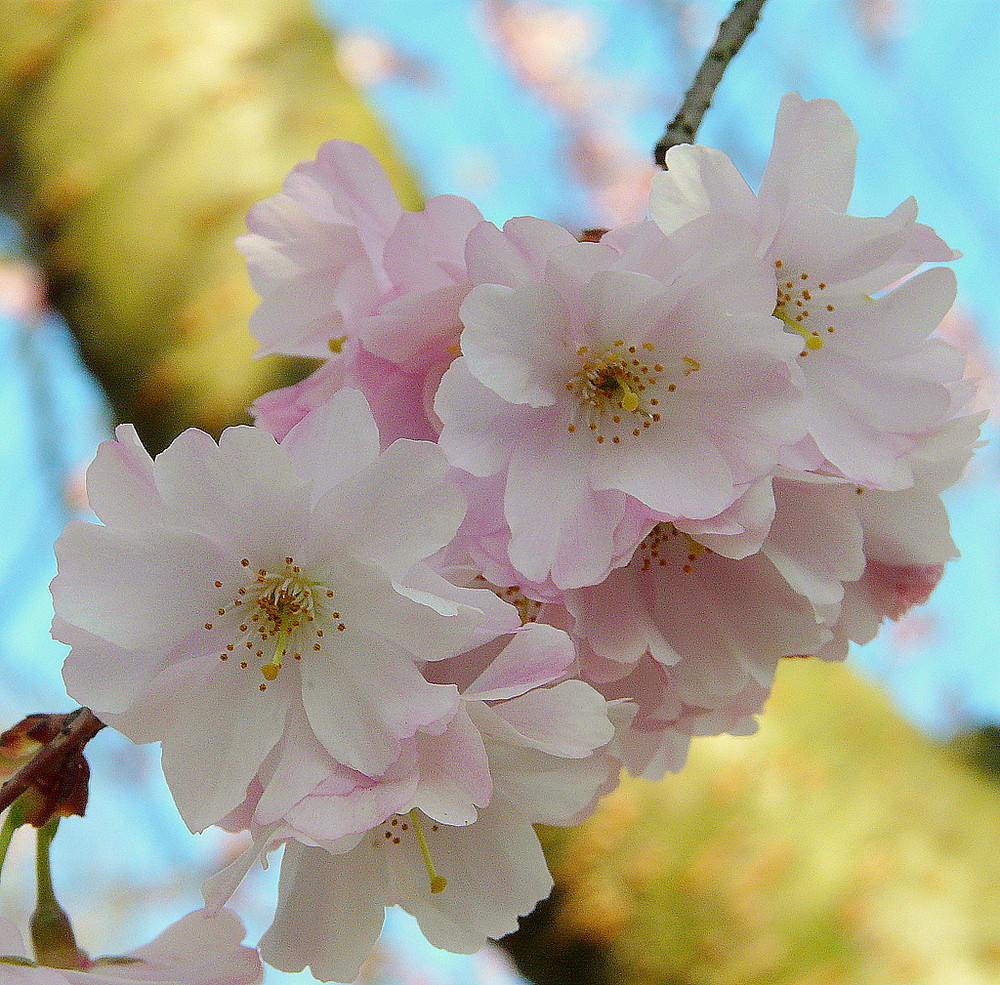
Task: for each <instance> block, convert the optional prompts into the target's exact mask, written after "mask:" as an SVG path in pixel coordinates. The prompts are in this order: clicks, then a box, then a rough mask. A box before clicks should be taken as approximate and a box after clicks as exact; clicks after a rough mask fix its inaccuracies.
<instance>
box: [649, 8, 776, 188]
mask: <svg viewBox="0 0 1000 985" xmlns="http://www.w3.org/2000/svg"><path fill="white" fill-rule="evenodd" d="M765 2H766V0H737V2H736V4H735V5H734V6H733V9H732V10H731V11H730V13H729V16H728V17H727V18H726V19H725V20H724V21H723V22H722V23H721V24H720V25H719V33H718V34H717V35H716V38H715V43H714V44H713V45H712V47H711V48H709V49H708V54H707V55H705V60H704V61H703V62H702V63H701V67H700V68H699V69H698V72H697V74H696V75H695V77H694V82H692V83H691V88H690V89H688V91H687V93H686V95H685V96H684V102H683V103H681V108H680V109H679V110H678V111H677V115H676V116H675V117H674V118H673V120H671V121H670V126H668V127H667V130H666V132H665V133H664V134H663V137H662V138H661V139H660V142H659V143H658V144H657V145H656V149H655V150H654V151H653V159H654V160H655V161H656V163H657V164H658V165H659V166H660V167H661V168H665V167H666V166H667V165H666V158H667V151H668V150H670V148H671V147H675V146H676V145H677V144H690V143H693V142H694V138H695V136H696V135H697V133H698V127H700V126H701V118H702V117H703V116H704V115H705V111H706V110H707V109H708V107H709V106H711V105H712V97H713V96H714V95H715V87H716V86H717V85H718V84H719V82H721V81H722V76H723V73H724V72H725V71H726V66H727V65H728V64H729V63H730V62H731V61H732V60H733V58H734V57H735V55H736V52H738V51H739V50H740V48H742V47H743V42H744V41H746V39H747V38H748V37H750V35H751V33H752V32H753V29H754V28H755V27H756V26H757V18H758V17H760V11H761V8H762V7H763V6H764V3H765Z"/></svg>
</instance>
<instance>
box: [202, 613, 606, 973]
mask: <svg viewBox="0 0 1000 985" xmlns="http://www.w3.org/2000/svg"><path fill="white" fill-rule="evenodd" d="M574 658H575V648H574V646H573V643H572V641H571V640H570V638H569V637H568V636H567V635H566V634H565V633H563V632H562V631H560V630H558V629H555V628H553V627H551V626H544V625H526V626H525V627H524V628H522V629H521V630H519V631H518V632H517V633H515V634H513V636H512V637H505V638H504V639H503V640H498V641H494V642H493V643H491V644H488V645H486V646H484V647H481V648H479V649H478V650H476V651H473V652H470V653H468V654H464V655H461V656H459V657H455V658H452V659H450V660H443V661H440V662H437V663H435V664H433V665H428V666H427V668H426V672H427V673H428V674H429V675H431V676H433V678H434V679H436V680H439V681H443V680H448V681H453V682H455V683H456V684H457V686H459V688H460V689H461V692H462V707H461V708H460V710H459V712H458V713H457V714H456V715H455V716H454V717H453V718H452V719H451V721H450V722H449V723H448V725H447V727H446V728H445V729H444V730H443V731H442V732H440V734H429V733H419V734H417V735H416V736H414V738H413V739H412V740H411V741H410V743H408V746H409V755H404V756H402V757H401V758H400V760H399V761H397V763H396V764H395V765H394V766H393V767H392V768H390V770H389V771H387V772H386V773H385V774H384V775H383V776H382V777H379V778H371V777H365V776H362V775H360V774H358V773H357V772H355V771H350V770H345V769H343V768H342V767H340V766H339V764H336V763H333V762H331V761H330V757H329V755H328V754H324V753H323V751H322V750H320V749H319V748H314V750H313V754H312V755H313V763H314V764H315V766H316V770H315V772H314V773H312V774H311V775H309V776H308V777H307V775H306V774H307V771H306V770H304V769H303V765H302V760H301V758H300V757H298V756H296V758H295V760H294V761H293V760H292V758H291V757H289V758H288V759H287V760H286V759H285V758H284V755H283V753H281V752H279V753H278V755H277V756H276V757H275V758H274V759H273V761H272V762H271V763H269V764H268V767H267V769H266V770H265V771H264V772H263V773H262V775H261V777H260V781H259V782H258V783H257V784H256V788H255V789H253V790H252V791H251V797H250V798H249V799H248V803H247V804H246V805H244V807H243V808H241V810H240V811H238V812H237V813H236V817H234V818H233V819H232V820H234V821H235V822H236V825H238V824H240V823H245V822H246V821H247V820H249V826H250V828H251V830H252V831H254V834H255V841H256V844H255V847H254V848H253V849H251V850H250V851H249V852H248V853H247V854H246V855H245V856H244V857H243V858H241V859H238V860H237V861H236V862H235V863H233V864H232V865H231V866H230V867H229V869H227V870H224V871H223V872H222V873H220V874H219V876H217V877H214V878H213V879H212V880H210V881H209V883H208V884H207V885H206V898H207V899H209V900H210V902H212V903H213V904H218V903H220V902H222V901H224V900H225V899H227V898H228V896H229V895H230V894H231V893H232V891H233V890H234V888H235V886H236V884H237V883H238V882H239V880H240V879H241V878H242V876H243V874H244V873H245V872H246V871H247V869H248V868H249V866H250V865H251V864H252V863H253V861H254V860H255V859H256V858H257V857H259V856H260V854H261V853H262V852H264V851H266V850H267V849H268V848H269V847H270V846H271V845H273V844H275V843H278V842H282V841H284V842H287V843H286V845H285V854H284V857H283V860H282V876H281V886H280V889H279V902H278V910H277V914H276V917H275V922H274V924H273V925H272V927H271V928H270V930H269V931H268V932H267V933H266V934H265V935H264V938H263V940H262V942H261V947H262V949H263V950H262V953H263V955H264V957H265V960H267V961H268V963H270V964H274V965H275V966H276V967H279V968H281V969H283V970H296V971H297V970H301V969H302V968H304V967H306V966H307V965H308V966H310V967H311V968H312V971H313V973H314V974H315V975H317V976H319V977H320V978H322V979H324V980H327V979H330V978H336V979H339V980H342V981H343V980H350V979H353V978H354V977H355V976H356V975H357V972H358V968H359V966H360V964H361V962H362V961H363V960H364V959H365V958H366V957H367V955H368V953H369V951H370V949H371V947H372V945H373V944H374V942H375V939H376V937H377V935H378V932H379V929H380V928H381V925H382V919H383V916H384V908H385V907H386V906H389V905H392V904H399V905H402V906H403V907H404V908H405V909H407V910H408V911H409V912H411V913H412V914H413V915H414V916H415V917H416V918H417V920H418V921H419V923H420V925H421V927H422V929H423V931H424V933H425V935H426V936H427V937H428V939H429V940H430V941H431V943H434V944H436V945H438V946H440V947H446V948H448V949H449V950H453V951H464V952H468V951H472V950H476V949H478V948H479V947H481V946H482V944H483V943H484V942H485V940H486V938H487V937H499V936H502V935H503V934H505V933H508V932H510V931H511V930H513V929H515V928H516V921H517V917H518V916H520V915H523V914H525V913H527V912H529V911H530V910H531V909H532V908H533V907H534V905H535V903H537V902H538V900H539V899H541V898H542V897H544V896H546V895H547V894H548V892H549V890H550V889H551V885H552V883H551V879H550V877H549V874H548V870H547V868H546V866H545V861H544V857H543V856H542V854H541V850H540V848H539V846H538V841H537V838H536V836H535V835H534V832H533V830H532V828H531V824H532V823H539V822H542V823H547V824H567V823H572V822H575V821H577V820H579V819H580V818H582V817H583V816H586V815H587V814H589V813H590V812H591V811H592V810H593V807H594V804H595V802H596V799H597V797H598V795H600V794H601V793H604V792H606V791H607V789H608V788H609V787H610V785H611V784H613V783H614V782H615V780H616V779H617V777H616V775H614V774H615V773H616V770H613V766H615V760H614V759H613V758H612V757H610V756H608V755H606V754H603V753H602V752H601V750H602V749H603V747H605V746H607V744H608V742H609V741H610V740H611V739H612V738H613V736H614V734H615V730H614V727H613V726H612V724H611V722H610V721H609V718H608V708H607V704H606V702H605V701H604V699H603V698H602V697H601V696H600V695H599V694H598V693H597V692H596V691H595V690H594V689H593V688H591V687H590V686H589V685H587V684H585V683H583V682H582V681H578V680H562V678H563V677H564V675H565V673H566V672H567V670H568V669H569V668H570V667H571V665H572V663H573V661H574ZM291 746H292V748H295V749H298V748H299V743H298V742H297V741H296V742H293V743H292V744H291ZM314 746H315V744H314ZM324 758H325V764H324V763H323V762H322V760H323V759H324ZM289 773H291V789H290V790H289ZM324 773H325V775H324ZM300 781H301V782H300ZM317 781H318V782H317ZM309 784H316V785H315V787H314V788H313V789H312V790H311V791H309V790H308V786H309ZM276 789H277V790H278V791H279V792H278V793H277V794H276V793H275V790H276ZM279 812H284V813H283V816H281V817H279V816H277V815H278V814H279ZM236 825H233V826H236ZM345 901H349V905H345Z"/></svg>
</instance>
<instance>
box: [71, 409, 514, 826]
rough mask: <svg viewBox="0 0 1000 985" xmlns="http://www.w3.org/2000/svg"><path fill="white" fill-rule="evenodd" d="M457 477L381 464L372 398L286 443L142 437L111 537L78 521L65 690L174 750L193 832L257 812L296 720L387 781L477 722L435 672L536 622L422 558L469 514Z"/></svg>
mask: <svg viewBox="0 0 1000 985" xmlns="http://www.w3.org/2000/svg"><path fill="white" fill-rule="evenodd" d="M446 473H447V463H446V462H445V461H444V458H443V456H442V455H441V453H440V451H439V450H438V449H437V448H436V447H435V446H434V445H432V444H430V443H428V442H414V441H399V442H396V443H395V444H394V445H392V446H391V447H390V448H389V449H387V450H386V451H384V452H381V453H380V451H379V436H378V432H377V429H376V427H375V422H374V420H373V419H372V416H371V414H370V412H369V411H368V409H367V405H366V404H365V401H364V399H363V397H362V396H361V395H360V394H359V393H357V392H356V391H353V390H344V391H341V392H340V393H338V394H337V395H336V397H335V398H334V399H333V400H331V401H330V402H329V403H327V404H325V405H324V406H323V407H322V408H320V409H319V410H317V411H315V412H313V413H312V414H310V415H309V416H307V417H306V418H304V419H303V420H302V421H301V422H300V423H299V424H298V425H296V427H294V428H293V429H292V430H291V431H290V432H289V433H288V435H287V436H286V437H285V439H284V440H283V441H282V442H281V443H280V444H279V443H278V442H276V441H275V440H274V438H273V437H272V436H271V435H269V434H268V433H267V432H265V431H262V430H260V429H257V428H249V427H235V428H229V429H227V430H226V431H225V432H223V434H222V437H221V438H220V440H219V443H218V444H216V443H215V441H214V440H212V439H211V438H210V437H209V436H208V435H206V434H203V433H202V432H199V431H193V430H192V431H186V432H185V433H184V434H182V435H181V436H180V437H179V438H178V439H177V440H176V441H174V443H173V444H172V445H171V446H170V447H169V448H168V449H167V450H166V451H164V452H163V453H162V454H160V455H159V456H158V457H157V458H156V460H155V461H154V460H152V459H150V458H149V456H148V455H147V454H146V453H145V451H144V450H143V449H142V447H141V445H139V443H138V441H137V439H136V437H135V433H134V431H133V430H132V429H131V428H128V427H123V428H120V429H119V431H118V440H117V441H112V442H106V443H105V444H104V445H102V446H101V449H100V451H99V453H98V456H97V458H96V460H95V462H94V464H93V465H92V466H91V468H90V471H89V473H88V488H89V492H90V498H91V504H92V506H93V508H94V510H95V512H96V513H97V515H98V517H99V518H100V519H101V520H102V521H103V523H104V525H103V526H98V525H95V524H90V523H85V522H82V521H75V522H72V523H70V524H69V525H68V526H67V528H66V530H65V532H64V533H63V535H62V537H61V538H60V539H59V542H58V543H57V545H56V554H57V557H58V559H59V574H58V575H57V577H56V578H55V579H54V581H53V583H52V594H53V599H54V603H55V609H56V620H55V623H54V632H55V634H56V635H57V636H58V638H60V639H62V640H63V641H65V642H67V643H70V644H71V645H72V647H73V649H72V651H71V653H70V655H69V657H68V658H67V661H66V664H65V668H64V676H65V679H66V683H67V688H68V690H69V692H70V694H72V695H73V697H74V698H75V699H76V700H78V701H80V702H82V703H84V704H86V705H88V706H90V707H91V708H93V709H94V711H95V713H97V714H98V715H99V716H100V717H102V719H104V720H106V721H108V722H109V723H111V724H113V725H114V726H115V727H116V728H118V729H119V730H120V731H122V732H124V733H125V734H126V735H128V736H129V737H130V738H132V739H133V740H134V741H137V742H153V741H160V742H161V743H162V747H163V766H164V771H165V773H166V776H167V780H168V782H169V784H170V786H171V790H172V792H173V794H174V798H175V800H176V802H177V805H178V808H179V809H180V811H181V814H182V815H183V816H184V819H185V820H186V821H187V823H188V824H189V826H191V827H192V828H193V829H201V828H203V827H205V826H206V825H208V824H211V823H213V822H215V821H217V820H219V818H221V817H222V816H223V815H224V814H226V813H228V812H229V811H231V810H232V809H233V808H234V807H235V806H236V805H238V804H239V803H241V802H242V801H243V800H244V798H245V797H246V792H247V786H248V785H249V783H250V782H251V780H253V778H254V776H255V775H256V774H257V772H258V770H259V769H260V768H261V765H262V764H263V762H264V760H265V758H266V757H267V755H268V754H269V752H270V751H271V750H272V749H273V748H274V746H275V745H276V744H277V743H278V741H279V740H280V739H281V737H282V734H283V730H284V727H285V720H286V717H287V716H288V715H289V714H291V713H293V712H298V711H301V712H302V714H304V716H305V719H306V720H307V721H308V724H309V728H310V730H311V732H312V734H313V735H314V736H315V739H316V741H318V743H319V744H320V745H322V746H323V748H325V749H326V750H327V751H328V752H329V753H330V755H331V756H333V757H334V758H335V759H336V760H337V761H338V762H340V763H343V764H344V765H346V766H349V767H351V768H353V769H357V770H359V771H361V772H363V773H365V774H367V775H372V776H377V775H379V774H381V773H382V772H384V771H385V770H386V769H387V768H388V767H389V766H390V765H391V764H392V763H393V762H395V760H396V759H397V758H398V757H399V755H400V752H401V749H402V745H403V743H404V742H405V740H407V739H409V738H410V737H412V736H413V735H414V734H415V733H416V731H417V730H418V729H431V730H433V729H435V728H438V729H440V728H443V727H444V725H445V724H446V723H447V721H449V720H450V718H451V717H452V716H453V715H454V714H455V712H456V711H457V709H458V707H459V700H460V699H459V695H458V691H457V689H456V688H455V687H454V686H452V685H447V684H431V683H429V682H428V681H427V680H425V678H424V677H423V676H422V675H421V673H420V667H421V666H422V664H423V663H424V662H425V661H428V660H440V659H445V658H448V657H452V656H455V655H456V654H457V653H461V652H464V651H467V650H469V649H470V648H472V647H474V646H477V645H479V644H481V643H482V642H484V641H486V640H489V639H492V638H494V637H495V636H496V635H497V633H498V632H503V631H505V630H509V629H511V628H513V627H515V626H517V625H519V619H518V617H517V614H516V610H515V609H513V608H512V607H510V606H507V605H505V604H504V603H501V602H500V601H499V599H497V597H496V596H495V595H494V594H493V593H492V592H489V591H486V590H479V591H477V590H472V589H465V588H456V587H455V586H453V585H451V584H450V583H448V582H446V581H445V580H444V579H443V578H441V577H440V576H439V575H437V574H435V573H434V572H433V571H432V570H431V569H430V567H428V566H427V565H426V564H425V563H424V560H425V558H427V557H428V556H430V555H431V554H433V553H434V552H435V551H437V550H439V549H440V548H441V547H442V546H443V545H444V544H446V543H447V542H448V541H449V540H450V538H451V537H452V536H453V534H454V532H455V530H456V528H457V527H458V525H459V523H460V522H461V519H462V516H463V513H464V503H463V501H462V496H461V493H460V492H459V491H458V489H457V488H456V487H455V486H454V485H453V484H452V483H451V482H450V481H449V479H448V478H447V475H446Z"/></svg>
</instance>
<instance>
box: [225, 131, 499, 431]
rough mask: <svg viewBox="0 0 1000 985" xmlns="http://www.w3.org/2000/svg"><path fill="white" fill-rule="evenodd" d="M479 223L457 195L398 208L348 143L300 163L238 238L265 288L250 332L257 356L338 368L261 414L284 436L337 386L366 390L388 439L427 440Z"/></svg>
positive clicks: (372, 167)
mask: <svg viewBox="0 0 1000 985" xmlns="http://www.w3.org/2000/svg"><path fill="white" fill-rule="evenodd" d="M481 222H482V216H481V214H480V213H479V210H478V209H477V208H476V207H475V206H474V205H473V204H472V203H471V202H469V201H468V200H466V199H464V198H459V197H458V196H455V195H438V196H436V197H435V198H432V199H430V200H429V201H428V202H427V204H426V206H425V207H424V209H423V210H421V211H419V212H409V211H406V210H404V209H403V208H402V206H401V205H400V204H399V201H398V200H397V198H396V195H395V193H394V192H393V190H392V187H391V185H390V184H389V180H388V178H387V177H386V175H385V172H384V171H383V169H382V167H381V165H380V164H379V163H378V162H377V161H376V160H375V158H374V157H373V156H372V154H371V153H370V152H369V151H368V150H366V149H365V148H364V147H362V146H360V145H359V144H354V143H351V142H349V141H344V140H331V141H328V142H327V143H325V144H323V145H322V147H320V149H319V152H318V153H317V156H316V160H315V161H305V162H303V163H302V164H299V165H298V166H297V167H295V168H294V169H293V170H292V171H291V173H290V174H289V175H288V177H287V178H286V179H285V182H284V185H283V188H282V191H281V192H279V193H278V194H276V195H273V196H271V197H270V198H268V199H265V200H264V201H262V202H259V203H257V205H255V206H254V207H253V208H252V209H251V210H250V213H249V215H248V216H247V226H248V228H249V230H250V231H249V232H248V233H247V234H246V235H244V236H241V237H240V238H239V239H238V240H237V245H238V246H239V248H240V249H241V250H242V252H243V254H244V255H245V256H246V258H247V266H248V269H249V273H250V279H251V281H252V283H253V285H254V288H255V289H256V290H257V292H258V293H259V294H260V296H261V300H260V304H259V305H258V307H257V308H256V310H255V311H254V313H253V314H252V316H251V319H250V329H251V331H252V332H253V334H254V336H255V337H256V338H257V339H258V341H259V342H260V343H261V350H260V354H261V355H264V354H267V353H273V352H281V353H287V354H289V355H299V356H310V357H314V358H320V359H327V358H330V357H331V355H332V354H333V355H334V356H335V357H336V358H337V361H338V363H339V364H340V365H339V366H338V368H337V369H336V370H334V371H332V372H329V373H324V372H321V373H320V374H318V375H314V376H313V377H310V379H309V380H307V381H305V382H303V383H302V384H299V385H298V386H297V387H296V388H295V389H294V390H293V391H291V392H287V391H286V392H283V393H282V394H281V396H274V395H272V396H269V397H267V398H265V399H263V400H262V401H261V402H260V403H259V404H258V405H257V407H256V408H255V412H256V414H257V416H258V420H259V421H260V422H261V423H262V424H263V425H264V426H267V427H271V426H274V428H275V433H276V434H278V436H279V437H280V432H281V429H282V428H283V427H289V426H291V424H294V423H295V422H296V419H297V417H296V415H298V414H299V411H300V410H301V408H302V407H303V405H308V406H311V407H315V406H317V405H318V404H319V403H320V401H321V397H322V396H324V395H329V393H330V392H331V389H332V388H333V386H334V385H335V384H336V385H337V388H338V389H339V387H342V386H351V387H355V388H357V389H360V390H361V391H362V392H363V393H364V394H365V396H366V397H367V398H368V400H369V403H370V404H371V406H372V410H373V412H374V414H375V419H376V421H377V422H378V424H379V427H380V428H381V429H383V432H384V434H385V437H384V440H383V444H384V445H388V444H390V443H391V441H392V440H394V438H396V437H415V438H432V437H434V433H435V432H434V430H433V427H432V422H431V421H430V420H429V418H428V416H427V415H426V414H425V413H423V412H422V410H421V408H422V407H426V408H429V407H430V402H431V396H428V397H427V398H426V399H425V398H424V397H423V396H422V394H423V391H424V389H425V388H426V387H427V386H428V385H432V386H433V385H436V383H437V380H438V379H439V378H440V376H441V374H442V373H443V372H444V368H445V366H447V364H448V363H449V362H450V361H451V359H452V358H454V355H455V352H456V351H457V345H456V343H457V340H458V335H459V332H460V330H461V326H460V324H459V319H458V308H459V305H460V304H461V302H462V300H463V299H464V297H465V295H466V294H467V293H468V290H469V287H470V286H471V283H470V281H469V278H468V274H467V272H466V269H465V242H466V238H467V237H468V235H469V232H470V231H471V230H472V229H473V227H475V226H476V225H478V224H479V223H481ZM428 381H431V383H430V384H428ZM299 416H300V415H299Z"/></svg>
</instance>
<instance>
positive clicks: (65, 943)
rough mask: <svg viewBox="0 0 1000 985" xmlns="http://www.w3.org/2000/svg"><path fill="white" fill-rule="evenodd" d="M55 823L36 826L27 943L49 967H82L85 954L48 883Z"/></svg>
mask: <svg viewBox="0 0 1000 985" xmlns="http://www.w3.org/2000/svg"><path fill="white" fill-rule="evenodd" d="M58 827H59V819H58V818H54V819H53V820H51V821H49V823H48V824H46V825H44V826H43V827H41V828H39V829H38V836H37V846H36V851H35V872H36V879H37V885H38V904H37V906H36V907H35V912H34V913H32V914H31V921H30V928H31V943H32V946H33V947H34V950H35V957H36V958H37V959H38V962H39V964H43V965H47V966H48V967H50V968H77V969H79V968H86V967H87V965H88V963H89V962H88V960H87V956H86V955H85V954H84V953H83V952H82V951H81V950H80V949H79V948H78V947H77V946H76V935H75V934H74V933H73V926H72V924H71V923H70V920H69V916H68V915H67V913H66V911H65V910H64V909H63V908H62V907H61V906H60V905H59V901H58V900H57V899H56V894H55V889H54V887H53V885H52V861H51V851H50V848H51V845H52V839H53V838H54V837H55V834H56V830H57V829H58Z"/></svg>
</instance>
